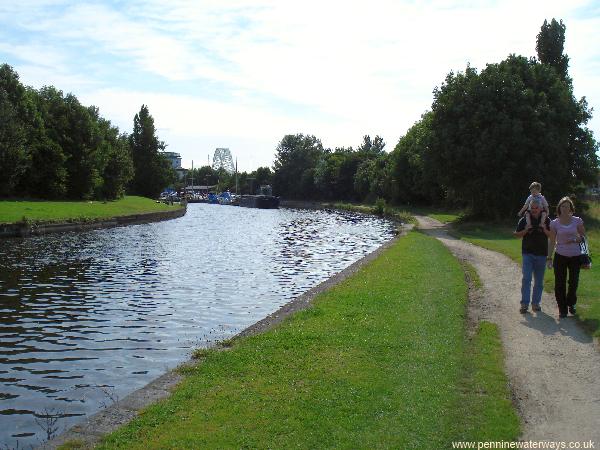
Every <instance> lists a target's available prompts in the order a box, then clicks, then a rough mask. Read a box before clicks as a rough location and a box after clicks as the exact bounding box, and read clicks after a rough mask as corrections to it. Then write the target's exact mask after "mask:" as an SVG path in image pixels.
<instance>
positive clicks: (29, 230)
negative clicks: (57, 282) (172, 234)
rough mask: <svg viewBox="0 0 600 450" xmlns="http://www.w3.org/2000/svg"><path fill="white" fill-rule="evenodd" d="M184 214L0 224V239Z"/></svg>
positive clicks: (170, 217)
mask: <svg viewBox="0 0 600 450" xmlns="http://www.w3.org/2000/svg"><path fill="white" fill-rule="evenodd" d="M185 213H186V207H185V206H184V207H183V208H177V209H173V210H172V211H158V212H151V213H145V214H132V215H129V216H118V217H112V218H110V219H99V220H90V221H79V222H78V221H73V222H60V223H34V222H32V223H29V222H19V223H15V224H0V238H7V237H28V236H39V235H44V234H49V233H62V232H64V231H87V230H95V229H99V228H113V227H120V226H124V225H135V224H140V223H149V222H159V221H161V220H169V219H176V218H177V217H182V216H184V215H185Z"/></svg>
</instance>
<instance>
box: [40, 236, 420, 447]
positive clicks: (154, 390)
mask: <svg viewBox="0 0 600 450" xmlns="http://www.w3.org/2000/svg"><path fill="white" fill-rule="evenodd" d="M411 229H412V225H406V226H403V227H401V228H399V232H398V234H397V235H396V236H395V237H393V238H392V239H390V240H389V241H387V242H385V243H383V244H382V245H381V246H380V247H379V248H377V249H376V250H374V251H373V252H371V253H369V254H368V255H366V256H364V257H362V258H361V259H359V260H358V261H356V262H354V263H352V264H351V265H350V266H348V267H346V268H345V269H344V270H342V271H341V272H338V273H337V274H335V275H333V276H332V277H330V278H328V279H327V280H325V281H323V282H322V283H320V284H318V285H317V286H315V287H313V288H312V289H310V290H308V291H306V292H305V293H304V294H302V295H300V296H298V297H296V298H295V299H293V300H292V301H290V302H289V303H286V304H285V305H283V306H282V307H280V308H279V309H278V310H277V311H275V312H273V313H271V314H269V315H268V316H267V317H265V318H264V319H262V320H259V321H258V322H256V323H254V324H253V325H250V326H249V327H248V328H246V329H244V330H242V331H241V332H240V333H238V334H236V335H235V336H234V337H233V338H232V339H238V338H242V337H246V336H252V335H255V334H259V333H263V332H265V331H267V330H269V329H271V328H273V327H275V326H276V325H277V324H279V323H281V322H282V321H283V320H284V319H285V318H286V317H288V316H290V315H292V314H294V313H295V312H296V311H301V310H303V309H306V308H308V307H309V306H310V305H311V304H312V301H313V300H314V298H315V297H316V296H317V295H319V294H320V293H322V292H324V291H327V290H328V289H331V288H332V287H333V286H335V285H337V284H340V283H341V282H342V281H344V280H345V279H347V278H349V277H350V276H351V275H353V274H354V273H356V272H358V271H359V270H360V269H361V268H362V267H363V266H365V265H366V264H368V263H369V262H371V261H373V260H374V259H376V258H377V257H379V255H381V254H382V253H383V252H384V251H385V250H387V249H388V248H390V247H391V246H392V245H394V243H395V242H396V241H397V240H398V239H399V238H400V237H402V236H404V235H405V234H406V233H407V232H408V231H410V230H411ZM215 347H217V348H218V347H219V344H218V343H217V344H216V345H215ZM194 364H201V362H198V361H193V360H189V361H186V362H184V363H183V364H181V365H180V366H179V367H183V366H186V365H194ZM177 369H178V368H175V369H172V370H170V371H169V372H167V373H165V374H163V375H161V376H160V377H158V378H157V379H155V380H154V381H151V382H150V383H149V384H147V385H146V386H144V387H143V388H141V389H138V390H137V391H134V392H132V393H131V394H129V395H127V396H126V397H124V398H123V399H122V400H118V401H116V402H115V403H113V404H112V405H110V406H108V407H107V408H106V409H103V410H101V411H99V412H97V413H95V414H94V415H92V416H90V417H89V418H88V419H87V420H85V421H84V422H82V423H80V424H77V425H74V426H73V427H71V428H70V429H69V430H67V431H65V432H64V433H62V434H60V435H58V436H57V437H55V438H54V439H52V440H50V441H47V442H45V443H44V444H42V445H41V446H40V447H38V448H40V449H44V450H50V449H56V448H57V447H59V446H60V445H63V444H65V443H67V442H77V443H78V445H80V446H81V447H83V448H90V447H93V446H94V444H95V443H97V442H98V441H100V439H101V438H102V437H103V436H104V435H106V434H108V433H111V432H113V431H115V430H116V429H117V428H119V427H121V426H123V425H125V424H127V423H128V422H129V421H131V420H132V419H133V418H134V417H135V416H137V414H138V413H139V412H140V411H141V410H142V409H143V408H145V407H147V406H149V405H151V404H152V403H155V402H157V401H159V400H162V399H164V398H166V397H168V396H169V395H170V394H171V390H172V389H173V388H175V386H176V385H177V383H179V382H180V381H181V380H182V378H183V377H182V376H181V375H180V374H179V373H177Z"/></svg>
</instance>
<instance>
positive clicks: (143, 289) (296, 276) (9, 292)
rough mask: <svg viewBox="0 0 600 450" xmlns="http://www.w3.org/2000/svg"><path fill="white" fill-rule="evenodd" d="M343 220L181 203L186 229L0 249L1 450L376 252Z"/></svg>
mask: <svg viewBox="0 0 600 450" xmlns="http://www.w3.org/2000/svg"><path fill="white" fill-rule="evenodd" d="M392 234H393V228H392V226H391V224H390V223H388V222H385V221H382V220H379V219H376V218H371V217H366V216H358V215H354V214H349V213H339V212H331V211H329V212H326V211H306V210H288V209H280V210H258V209H248V208H235V207H226V206H219V205H207V204H191V205H189V207H188V212H187V214H186V216H185V217H182V218H180V219H175V220H171V221H166V222H159V223H153V224H146V225H136V226H129V227H124V228H113V229H109V230H96V231H90V232H85V233H63V234H54V235H48V236H43V237H34V238H30V239H6V240H1V241H0V443H2V444H4V445H8V446H16V445H17V444H19V445H20V446H24V445H27V446H29V445H35V444H39V443H41V442H42V441H43V440H44V439H45V437H46V433H45V432H44V431H43V428H47V426H48V423H49V421H47V420H45V419H44V416H45V415H52V416H57V417H59V420H58V422H57V424H56V425H55V426H56V427H58V431H59V432H60V431H63V430H64V429H65V428H67V427H69V426H72V425H73V424H74V423H76V422H78V421H81V420H82V419H83V418H84V416H86V415H90V414H93V413H94V412H96V411H97V410H98V409H99V408H102V407H105V406H108V405H110V404H111V403H112V402H113V401H114V400H116V399H119V398H123V397H124V396H125V395H127V394H128V393H130V392H131V391H133V390H135V389H137V388H140V387H142V386H144V385H145V384H147V383H148V382H149V381H151V380H152V379H153V378H156V377H158V376H159V375H161V374H162V373H164V372H166V371H167V370H168V369H169V368H172V367H174V366H175V365H177V364H179V363H181V362H182V361H184V360H185V359H187V358H188V357H189V354H190V351H191V349H193V348H195V347H204V346H208V345H210V344H211V343H212V342H214V341H216V340H222V339H225V338H228V337H231V336H232V335H234V334H236V333H238V332H239V331H241V330H242V329H244V328H246V327H247V326H249V325H251V324H252V323H254V322H256V321H257V320H260V319H261V318H263V317H265V316H266V315H268V314H270V313H271V312H273V311H275V310H276V309H277V308H279V307H280V306H282V305H283V304H285V303H287V302H288V301H290V300H291V299H292V298H294V297H296V296H298V295H299V294H301V293H303V292H305V291H307V290H308V289H310V288H311V287H313V286H315V285H317V284H318V283H320V282H321V281H323V280H325V279H327V278H328V277H330V276H331V275H333V274H334V273H337V272H339V271H340V270H342V269H343V268H345V267H347V266H348V265H350V264H351V263H352V262H354V261H356V260H358V259H360V258H361V257H362V256H364V255H365V254H367V253H369V252H370V251H372V250H374V249H375V248H377V247H378V246H379V245H381V243H383V242H384V241H385V240H387V239H389V238H390V237H391V236H392Z"/></svg>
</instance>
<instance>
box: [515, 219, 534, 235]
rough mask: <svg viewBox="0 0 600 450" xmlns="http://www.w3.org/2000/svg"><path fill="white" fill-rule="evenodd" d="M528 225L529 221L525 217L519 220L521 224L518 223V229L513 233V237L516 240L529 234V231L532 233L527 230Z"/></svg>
mask: <svg viewBox="0 0 600 450" xmlns="http://www.w3.org/2000/svg"><path fill="white" fill-rule="evenodd" d="M526 224H527V220H526V219H525V217H522V218H521V219H520V220H519V222H518V223H517V229H516V230H515V231H513V236H514V237H516V238H522V237H523V236H525V235H526V234H527V233H529V231H531V230H526V229H525V225H526Z"/></svg>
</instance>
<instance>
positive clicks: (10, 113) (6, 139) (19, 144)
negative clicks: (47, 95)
mask: <svg viewBox="0 0 600 450" xmlns="http://www.w3.org/2000/svg"><path fill="white" fill-rule="evenodd" d="M32 109H33V108H32V105H31V102H30V100H29V98H28V96H27V92H26V90H25V87H24V86H23V85H22V84H21V82H20V81H19V75H18V74H17V73H16V72H15V71H13V70H12V68H11V67H10V66H9V65H7V64H2V65H1V66H0V196H3V197H5V196H14V195H16V194H17V193H16V191H15V188H16V186H17V184H18V183H19V180H20V178H21V176H22V175H23V174H24V173H25V171H26V170H27V167H28V165H29V158H30V155H29V147H30V144H31V141H30V136H31V130H30V126H29V124H28V122H29V121H30V120H28V119H31V115H32V112H33V111H32Z"/></svg>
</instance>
